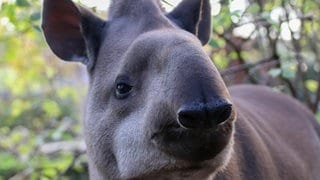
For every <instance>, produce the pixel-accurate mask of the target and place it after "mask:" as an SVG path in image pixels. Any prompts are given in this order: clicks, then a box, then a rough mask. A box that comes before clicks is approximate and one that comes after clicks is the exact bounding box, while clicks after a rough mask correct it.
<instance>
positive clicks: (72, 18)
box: [42, 0, 106, 68]
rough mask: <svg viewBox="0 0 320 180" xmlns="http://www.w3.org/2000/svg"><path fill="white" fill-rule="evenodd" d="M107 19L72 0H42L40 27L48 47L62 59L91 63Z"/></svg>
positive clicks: (90, 64) (95, 54) (91, 64)
mask: <svg viewBox="0 0 320 180" xmlns="http://www.w3.org/2000/svg"><path fill="white" fill-rule="evenodd" d="M105 24H106V21H104V20H102V19H100V18H98V17H97V16H95V15H94V14H93V13H92V12H90V11H89V10H87V9H85V8H83V7H81V6H79V5H76V4H74V3H73V2H72V1H71V0H44V3H43V10H42V29H43V33H44V36H45V38H46V41H47V43H48V44H49V46H50V48H51V50H52V51H53V52H54V53H55V54H56V55H57V56H58V57H59V58H61V59H63V60H66V61H78V62H82V63H84V64H86V65H87V66H88V68H91V67H92V66H93V65H94V61H95V59H96V56H97V53H98V50H99V47H100V44H101V39H102V37H101V36H102V30H103V27H104V26H105Z"/></svg>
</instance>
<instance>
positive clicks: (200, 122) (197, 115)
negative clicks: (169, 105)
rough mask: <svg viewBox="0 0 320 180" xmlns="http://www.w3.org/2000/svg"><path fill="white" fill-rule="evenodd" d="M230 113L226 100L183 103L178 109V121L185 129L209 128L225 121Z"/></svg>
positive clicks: (230, 107) (230, 106)
mask: <svg viewBox="0 0 320 180" xmlns="http://www.w3.org/2000/svg"><path fill="white" fill-rule="evenodd" d="M231 113H232V104H231V103H230V101H228V100H216V101H215V102H211V103H196V104H195V103H193V104H189V105H183V106H181V107H180V109H179V110H178V119H177V120H178V123H179V125H180V126H181V127H183V128H186V129H210V128H215V127H216V126H217V125H219V124H221V123H223V122H225V121H226V120H227V119H228V118H229V117H230V115H231Z"/></svg>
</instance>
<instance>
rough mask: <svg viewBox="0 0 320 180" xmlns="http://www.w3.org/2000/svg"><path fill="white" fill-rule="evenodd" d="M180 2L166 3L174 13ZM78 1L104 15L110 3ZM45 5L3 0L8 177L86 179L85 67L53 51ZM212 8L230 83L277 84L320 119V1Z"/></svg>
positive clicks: (215, 41) (212, 46) (0, 46)
mask: <svg viewBox="0 0 320 180" xmlns="http://www.w3.org/2000/svg"><path fill="white" fill-rule="evenodd" d="M78 2H79V1H78ZM179 2H180V1H175V0H162V3H163V7H164V9H166V10H167V11H170V10H171V9H172V8H173V7H174V6H175V5H176V4H178V3H179ZM79 3H81V4H83V5H85V6H87V7H90V8H91V9H92V10H93V11H96V12H97V13H98V14H100V15H102V16H104V14H106V11H107V8H108V6H109V3H110V2H109V1H108V0H83V1H80V2H79ZM41 4H42V2H41V1H39V0H0V180H2V179H12V180H13V179H87V178H88V176H87V160H86V156H85V154H84V153H85V145H84V143H83V137H82V127H81V125H82V112H83V108H84V105H83V104H84V100H85V92H86V89H87V75H86V70H85V68H84V66H82V65H80V64H76V63H65V62H63V61H60V60H58V59H57V58H56V57H55V56H54V55H53V53H52V52H51V51H50V50H49V49H48V46H47V45H46V44H45V41H44V38H43V36H42V34H41V29H40V23H41V22H40V21H41ZM211 4H212V16H213V18H212V38H211V40H210V42H209V43H208V45H206V46H205V50H206V51H207V52H208V54H209V55H210V57H212V60H213V61H214V62H215V64H216V66H217V67H218V68H219V70H220V72H221V74H222V76H223V78H224V79H225V82H226V83H227V85H228V86H231V85H234V84H242V83H250V84H261V85H266V86H269V87H271V88H273V89H274V90H275V91H280V92H284V93H286V94H288V95H290V96H292V97H294V98H296V99H298V100H299V101H300V102H302V103H304V104H305V105H306V106H307V107H308V108H309V109H310V110H311V111H312V112H313V113H314V114H315V117H316V118H317V119H318V120H319V121H320V112H319V101H320V86H319V81H320V73H319V71H320V36H319V35H320V11H319V9H320V1H319V0H316V1H315V0H272V1H271V0H229V1H223V0H221V1H218V0H211ZM262 103H263V102H262Z"/></svg>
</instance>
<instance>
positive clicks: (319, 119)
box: [316, 112, 320, 122]
mask: <svg viewBox="0 0 320 180" xmlns="http://www.w3.org/2000/svg"><path fill="white" fill-rule="evenodd" d="M316 119H317V120H318V122H320V112H318V113H317V114H316Z"/></svg>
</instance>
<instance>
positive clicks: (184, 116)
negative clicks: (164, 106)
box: [178, 109, 203, 129]
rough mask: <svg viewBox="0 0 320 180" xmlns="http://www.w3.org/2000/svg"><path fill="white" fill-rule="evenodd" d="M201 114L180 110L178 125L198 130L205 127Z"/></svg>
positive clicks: (194, 111)
mask: <svg viewBox="0 0 320 180" xmlns="http://www.w3.org/2000/svg"><path fill="white" fill-rule="evenodd" d="M201 116H203V115H201V112H200V113H199V111H197V110H195V109H193V110H191V109H180V110H179V112H178V123H179V125H180V126H181V127H183V128H186V129H197V128H200V127H201V126H203V123H202V122H201V121H200V119H201V118H203V117H201Z"/></svg>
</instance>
